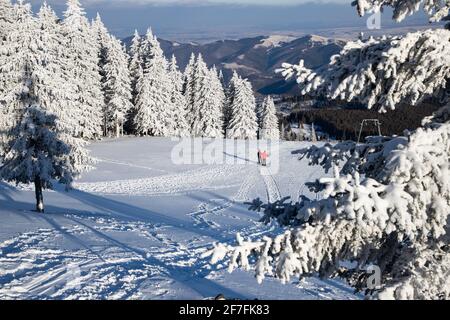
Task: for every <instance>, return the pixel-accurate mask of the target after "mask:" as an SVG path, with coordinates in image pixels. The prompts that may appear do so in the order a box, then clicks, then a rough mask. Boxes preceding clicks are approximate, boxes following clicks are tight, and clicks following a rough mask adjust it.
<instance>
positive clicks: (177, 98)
mask: <svg viewBox="0 0 450 320" xmlns="http://www.w3.org/2000/svg"><path fill="white" fill-rule="evenodd" d="M169 78H170V83H171V97H172V100H171V102H172V105H173V108H174V111H173V112H174V124H175V128H173V130H172V131H173V132H172V134H173V135H175V136H177V137H188V136H189V135H190V127H189V125H188V123H187V119H186V113H187V110H186V108H187V106H186V98H185V97H184V95H183V92H182V90H183V74H182V73H181V71H180V70H179V69H178V65H177V59H176V58H175V56H174V55H172V58H171V60H170V64H169Z"/></svg>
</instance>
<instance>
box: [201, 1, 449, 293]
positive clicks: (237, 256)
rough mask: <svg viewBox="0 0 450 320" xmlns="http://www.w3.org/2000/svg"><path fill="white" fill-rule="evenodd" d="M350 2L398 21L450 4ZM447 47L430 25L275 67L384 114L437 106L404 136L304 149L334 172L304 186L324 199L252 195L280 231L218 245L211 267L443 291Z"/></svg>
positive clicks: (364, 287) (368, 287)
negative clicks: (317, 63)
mask: <svg viewBox="0 0 450 320" xmlns="http://www.w3.org/2000/svg"><path fill="white" fill-rule="evenodd" d="M354 4H355V5H356V7H357V9H358V13H359V14H360V15H364V14H366V13H367V12H377V11H379V10H381V9H382V8H383V7H385V6H390V7H392V8H393V9H394V19H395V20H397V21H401V20H403V19H404V18H405V17H406V16H408V15H411V14H413V13H415V12H417V11H418V10H419V9H420V4H423V8H424V10H425V12H426V13H427V14H428V15H429V16H430V21H431V22H438V21H443V20H446V19H447V17H448V14H449V9H450V6H449V4H448V2H445V1H444V2H436V1H432V0H425V1H416V0H407V1H400V0H399V1H397V0H381V1H380V0H357V1H355V3H354ZM449 43H450V31H449V30H447V29H445V28H444V29H442V28H437V29H430V30H424V31H417V32H412V33H408V34H406V35H404V36H383V37H380V38H376V39H375V38H370V39H367V40H365V41H363V40H358V41H355V42H349V43H348V44H347V45H346V46H345V48H344V49H343V50H342V51H341V53H340V54H339V55H336V56H334V57H333V58H332V60H331V61H330V63H329V64H328V65H327V66H325V67H323V68H321V69H319V70H310V69H308V68H306V67H305V65H304V62H303V61H301V62H300V64H298V65H290V64H284V65H283V68H282V69H281V70H280V72H282V74H283V75H284V76H285V77H286V78H292V77H295V78H296V80H297V82H298V83H299V85H300V86H301V89H302V92H303V94H310V95H325V96H326V97H329V98H331V99H334V98H340V99H342V100H346V101H358V102H360V103H363V104H364V105H365V106H366V107H367V108H376V109H378V110H379V111H380V112H389V111H390V110H394V109H395V108H396V107H397V106H398V105H399V104H400V103H402V102H406V103H409V104H411V105H416V104H418V103H419V102H420V101H422V100H424V99H425V98H427V97H430V96H433V97H437V98H439V99H440V101H441V103H442V105H444V106H443V107H442V109H441V110H440V111H438V112H436V113H435V114H434V116H432V117H429V118H427V119H424V121H423V127H422V128H419V129H417V130H416V131H414V132H406V133H405V136H400V137H372V138H369V139H368V140H367V142H366V143H365V144H356V143H354V142H344V143H339V144H337V145H331V144H326V145H324V146H321V147H319V146H312V147H310V148H307V149H304V150H301V151H300V152H299V153H300V154H301V155H302V158H307V159H309V160H310V164H311V165H320V166H322V167H324V168H325V169H326V170H332V172H333V177H326V178H322V179H319V180H317V181H315V182H311V183H310V184H308V187H309V188H310V190H311V191H314V192H316V193H318V194H322V196H323V198H321V199H319V200H315V199H309V198H307V197H305V196H302V198H301V200H300V201H299V202H298V203H292V202H291V201H290V200H289V198H287V199H283V200H281V201H277V202H275V203H269V204H263V203H262V202H261V201H260V200H255V201H254V203H253V205H252V209H254V210H257V211H263V212H264V218H263V221H265V222H267V223H269V222H270V221H276V222H277V223H278V224H280V225H281V226H284V227H285V228H286V231H285V232H282V233H280V234H278V235H276V236H273V237H267V236H266V237H264V238H262V239H259V240H254V239H253V240H252V239H244V238H243V237H241V236H240V235H238V236H237V244H236V245H229V244H217V245H216V247H215V249H213V250H211V251H210V252H208V253H207V254H206V256H207V255H212V263H217V262H219V261H221V260H223V259H225V258H228V259H229V271H233V270H234V269H235V268H237V267H240V268H243V269H246V270H250V269H251V270H253V271H254V272H255V274H256V278H257V280H258V282H262V281H263V280H264V278H265V277H266V276H268V275H269V276H274V277H276V278H278V279H280V280H281V281H282V282H284V283H286V282H289V281H291V280H292V279H293V278H294V277H300V278H303V277H308V276H313V275H319V276H320V277H322V278H334V277H341V278H343V279H346V280H347V281H348V283H349V284H350V285H352V286H353V287H354V288H355V289H356V290H358V291H363V292H364V293H365V294H366V295H367V296H369V297H373V298H380V299H448V298H450V276H449V275H450V242H449V239H450V237H449V234H448V232H449V229H450V227H449V225H448V221H449V219H448V218H449V214H450V182H449V180H448V177H449V176H450V175H449V169H450V168H449V166H450V123H449V121H450V106H449V105H448V103H449V101H448V83H449V79H450V60H449V58H450V51H449V50H450V46H449ZM446 103H447V105H445V104H446ZM411 108H413V107H411ZM411 110H412V111H411V112H414V110H413V109H411Z"/></svg>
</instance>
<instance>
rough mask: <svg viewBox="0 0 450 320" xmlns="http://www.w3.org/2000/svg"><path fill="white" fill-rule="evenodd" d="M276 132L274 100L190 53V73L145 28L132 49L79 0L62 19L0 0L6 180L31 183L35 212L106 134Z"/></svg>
mask: <svg viewBox="0 0 450 320" xmlns="http://www.w3.org/2000/svg"><path fill="white" fill-rule="evenodd" d="M122 134H137V135H143V136H159V137H205V138H224V137H227V138H231V139H256V138H263V139H278V138H279V131H278V121H277V117H276V111H275V106H274V103H273V100H272V99H271V98H270V97H267V98H266V99H265V101H264V103H262V104H260V105H257V104H256V102H255V97H254V94H253V90H252V86H251V84H250V82H249V81H248V80H246V79H243V78H241V77H240V76H239V75H238V74H237V73H235V74H234V75H233V78H232V79H231V81H230V82H229V83H228V84H226V85H225V83H224V80H223V76H222V73H221V72H220V71H218V70H217V69H216V67H212V68H208V66H207V65H206V63H205V62H204V60H203V58H202V56H201V55H198V56H197V57H195V56H194V55H192V57H191V60H190V63H189V65H188V66H187V68H186V70H185V72H184V73H182V72H181V71H180V70H179V69H178V66H177V62H176V59H175V57H172V58H171V60H170V61H169V60H167V58H166V57H165V56H164V54H163V51H162V50H161V46H160V44H159V42H158V40H157V38H156V36H155V35H154V34H153V33H152V31H151V29H148V31H147V33H146V35H145V36H144V37H141V36H140V35H139V34H138V33H137V32H136V33H135V36H134V39H133V43H132V45H131V48H130V49H129V50H127V48H126V47H125V46H124V45H123V44H122V43H121V42H120V41H119V40H118V39H117V38H115V37H114V36H113V35H111V34H110V33H109V32H108V30H107V28H106V27H105V25H104V24H103V22H102V20H101V17H100V15H97V17H96V18H95V19H94V20H93V21H89V20H88V19H87V17H86V13H85V11H84V9H83V7H82V6H81V4H80V2H79V1H78V0H68V1H67V8H66V10H65V11H64V13H63V18H62V19H60V18H59V17H58V16H57V15H56V14H55V12H54V11H53V10H52V8H51V7H50V6H49V5H48V4H46V3H44V4H43V5H42V6H41V8H40V9H39V11H38V12H37V14H34V13H33V12H32V10H31V6H30V4H28V3H25V2H24V1H23V0H20V1H17V3H15V4H12V3H11V2H10V1H9V0H0V178H2V179H4V180H6V181H11V182H15V183H25V184H28V183H34V185H35V189H36V199H37V211H39V212H42V211H43V210H44V206H43V201H42V198H43V197H42V190H43V189H45V188H52V183H51V181H52V180H55V179H56V180H57V181H59V182H61V183H64V184H66V185H68V186H70V184H71V183H72V181H73V179H74V178H75V177H77V176H78V175H79V174H80V173H81V172H83V171H85V170H87V169H89V168H91V167H92V164H93V160H92V159H91V158H90V157H89V154H88V152H87V151H86V149H85V145H86V143H87V141H89V140H94V139H99V138H100V137H101V136H116V137H118V136H120V135H122Z"/></svg>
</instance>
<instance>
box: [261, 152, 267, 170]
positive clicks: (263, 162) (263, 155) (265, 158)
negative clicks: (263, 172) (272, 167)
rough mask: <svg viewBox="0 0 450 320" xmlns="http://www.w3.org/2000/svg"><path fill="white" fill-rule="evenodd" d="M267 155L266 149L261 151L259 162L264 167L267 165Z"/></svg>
mask: <svg viewBox="0 0 450 320" xmlns="http://www.w3.org/2000/svg"><path fill="white" fill-rule="evenodd" d="M268 157H269V154H268V153H267V151H265V150H264V151H263V152H262V153H261V163H262V165H263V166H264V167H267V158H268Z"/></svg>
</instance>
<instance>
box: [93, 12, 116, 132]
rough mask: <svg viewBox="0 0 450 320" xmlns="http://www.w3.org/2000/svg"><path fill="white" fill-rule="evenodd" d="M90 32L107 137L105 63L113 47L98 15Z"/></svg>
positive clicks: (107, 115)
mask: <svg viewBox="0 0 450 320" xmlns="http://www.w3.org/2000/svg"><path fill="white" fill-rule="evenodd" d="M92 30H93V32H94V35H95V38H96V42H97V47H98V49H97V52H98V68H99V72H100V77H101V89H102V94H103V97H104V99H105V100H104V102H105V103H104V104H103V110H102V119H103V123H102V127H103V136H105V137H106V136H107V135H108V129H109V126H110V124H109V123H108V121H109V114H108V111H109V110H108V108H107V106H106V90H107V88H106V86H105V82H106V70H105V67H106V63H107V62H106V61H107V59H108V57H107V55H108V50H109V49H110V47H111V46H112V45H113V44H112V43H111V36H110V35H109V33H108V30H107V29H106V27H105V25H104V24H103V21H102V19H101V17H100V14H99V13H97V16H96V18H95V19H94V20H93V21H92Z"/></svg>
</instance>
